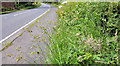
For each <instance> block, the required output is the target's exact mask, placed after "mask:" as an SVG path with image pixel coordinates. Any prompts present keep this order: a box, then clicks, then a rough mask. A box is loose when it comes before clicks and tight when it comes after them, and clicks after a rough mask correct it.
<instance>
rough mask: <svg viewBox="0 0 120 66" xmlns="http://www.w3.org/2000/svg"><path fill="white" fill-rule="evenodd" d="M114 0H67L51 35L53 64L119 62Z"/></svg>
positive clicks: (119, 32)
mask: <svg viewBox="0 0 120 66" xmlns="http://www.w3.org/2000/svg"><path fill="white" fill-rule="evenodd" d="M119 5H120V4H119V3H114V2H112V3H111V2H69V3H67V4H65V5H64V6H63V7H62V8H60V9H58V11H57V15H58V26H57V27H56V28H54V30H55V33H53V34H52V35H51V37H50V42H49V43H50V44H49V50H50V51H49V52H48V55H49V58H48V60H49V61H50V62H51V63H53V64H98V63H103V64H119V63H120V62H119V60H120V59H119V57H120V55H119V53H118V52H119V47H120V46H119V45H120V39H119V38H120V20H119V19H120V16H119V15H120V13H119V11H120V8H119Z"/></svg>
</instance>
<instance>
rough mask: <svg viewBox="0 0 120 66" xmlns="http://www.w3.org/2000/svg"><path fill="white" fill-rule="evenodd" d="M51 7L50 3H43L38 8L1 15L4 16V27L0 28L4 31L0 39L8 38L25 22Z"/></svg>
mask: <svg viewBox="0 0 120 66" xmlns="http://www.w3.org/2000/svg"><path fill="white" fill-rule="evenodd" d="M49 7H50V5H47V4H44V3H41V6H40V7H38V8H34V9H29V10H24V11H17V12H13V13H9V14H4V15H0V17H2V29H0V31H2V35H0V37H2V38H1V39H0V40H2V39H4V38H6V37H7V36H9V35H10V34H12V33H13V32H15V31H16V30H18V29H19V28H21V27H22V26H24V25H25V24H27V23H29V22H30V21H32V20H34V19H35V18H37V17H38V16H40V15H41V14H43V13H44V12H45V11H47V10H48V9H49ZM0 24H1V23H0Z"/></svg>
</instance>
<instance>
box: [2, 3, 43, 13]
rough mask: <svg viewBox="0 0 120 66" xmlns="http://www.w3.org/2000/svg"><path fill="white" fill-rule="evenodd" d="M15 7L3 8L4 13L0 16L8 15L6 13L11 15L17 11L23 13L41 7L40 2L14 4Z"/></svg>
mask: <svg viewBox="0 0 120 66" xmlns="http://www.w3.org/2000/svg"><path fill="white" fill-rule="evenodd" d="M14 6H15V7H10V8H8V7H1V10H2V12H0V14H6V13H11V12H15V11H21V10H27V9H32V8H37V7H39V6H41V4H40V3H39V2H37V3H36V2H20V3H19V4H18V3H17V2H15V3H14Z"/></svg>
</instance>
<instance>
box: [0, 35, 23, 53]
mask: <svg viewBox="0 0 120 66" xmlns="http://www.w3.org/2000/svg"><path fill="white" fill-rule="evenodd" d="M22 35H23V33H21V34H19V35H18V36H17V37H16V38H15V39H13V40H12V41H11V42H9V43H4V44H2V45H5V46H4V47H3V48H2V49H1V50H0V52H1V51H3V50H4V49H6V48H7V47H9V46H10V45H11V44H12V43H13V41H15V40H16V39H17V38H19V37H20V36H22Z"/></svg>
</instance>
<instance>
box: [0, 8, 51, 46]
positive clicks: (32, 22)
mask: <svg viewBox="0 0 120 66" xmlns="http://www.w3.org/2000/svg"><path fill="white" fill-rule="evenodd" d="M49 10H50V6H49V9H48V10H47V11H45V12H44V13H43V14H41V15H40V16H38V17H36V18H35V19H33V20H32V21H30V22H29V23H27V24H26V25H24V26H23V27H21V28H19V29H18V30H16V31H15V32H13V33H12V34H10V35H9V36H7V37H5V38H4V39H2V40H1V41H0V44H1V43H2V42H3V41H5V40H7V39H8V38H10V37H11V36H12V35H14V34H15V33H17V32H18V31H20V30H22V29H23V28H25V27H26V26H28V25H29V24H31V23H33V22H34V21H35V20H36V19H37V18H39V17H41V16H42V15H44V14H45V13H47V12H48V11H49Z"/></svg>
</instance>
